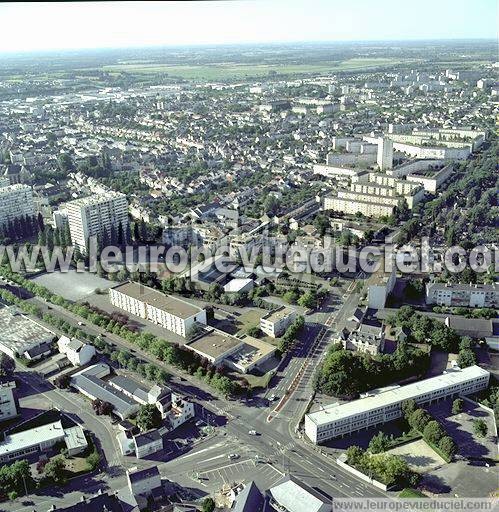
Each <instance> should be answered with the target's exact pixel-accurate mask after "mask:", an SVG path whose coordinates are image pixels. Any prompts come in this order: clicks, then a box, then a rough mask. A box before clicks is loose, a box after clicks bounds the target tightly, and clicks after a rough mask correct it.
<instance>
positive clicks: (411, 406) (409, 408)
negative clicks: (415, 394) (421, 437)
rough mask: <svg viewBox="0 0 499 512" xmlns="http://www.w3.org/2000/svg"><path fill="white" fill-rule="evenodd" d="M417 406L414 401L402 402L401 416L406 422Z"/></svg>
mask: <svg viewBox="0 0 499 512" xmlns="http://www.w3.org/2000/svg"><path fill="white" fill-rule="evenodd" d="M417 407H418V406H417V404H416V402H415V401H414V400H412V399H411V400H405V401H404V402H402V414H403V415H404V418H405V419H406V421H408V420H409V418H410V416H411V414H412V413H413V412H414V411H415V410H416V409H417Z"/></svg>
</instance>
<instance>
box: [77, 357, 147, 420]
mask: <svg viewBox="0 0 499 512" xmlns="http://www.w3.org/2000/svg"><path fill="white" fill-rule="evenodd" d="M110 373H111V370H110V368H109V366H108V365H107V364H103V363H98V364H94V365H92V366H89V367H88V368H85V369H84V370H82V371H80V372H78V373H75V374H74V375H73V376H72V377H71V386H72V387H73V388H74V389H76V390H77V391H79V392H80V393H82V394H84V395H85V396H87V397H88V398H90V399H91V400H96V399H99V400H102V401H103V402H108V403H110V404H111V405H112V406H113V414H115V415H116V416H118V417H119V418H121V419H122V420H124V419H125V418H128V417H130V416H132V415H133V414H135V413H136V412H137V411H138V410H139V404H138V403H137V402H136V401H135V400H133V399H132V398H129V397H128V396H127V395H125V394H124V393H122V392H121V391H118V390H117V389H116V388H114V387H113V386H111V385H110V384H109V383H108V382H106V381H104V380H103V377H106V376H108V375H109V374H110Z"/></svg>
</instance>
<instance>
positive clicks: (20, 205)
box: [0, 183, 35, 226]
mask: <svg viewBox="0 0 499 512" xmlns="http://www.w3.org/2000/svg"><path fill="white" fill-rule="evenodd" d="M26 215H28V216H29V217H33V216H34V215H35V205H34V203H33V191H32V190H31V187H29V186H28V185H21V184H20V183H18V184H16V185H9V186H7V187H0V226H3V225H4V224H7V222H9V221H13V220H14V219H18V218H20V217H25V216H26Z"/></svg>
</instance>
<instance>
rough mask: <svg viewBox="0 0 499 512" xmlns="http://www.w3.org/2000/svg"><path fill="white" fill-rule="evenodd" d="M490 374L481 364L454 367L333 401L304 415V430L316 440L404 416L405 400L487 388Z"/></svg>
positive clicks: (426, 401) (428, 400)
mask: <svg viewBox="0 0 499 512" xmlns="http://www.w3.org/2000/svg"><path fill="white" fill-rule="evenodd" d="M489 377H490V374H489V372H488V371H486V370H484V369H483V368H480V367H479V366H476V365H475V366H470V367H468V368H464V369H454V370H448V371H447V372H444V373H443V374H442V375H438V376H437V377H431V378H429V379H425V380H422V381H419V382H415V383H413V384H408V385H407V386H392V387H390V388H384V389H377V390H373V391H371V392H369V393H367V394H366V395H365V396H363V397H362V398H359V399H358V400H352V401H351V402H347V403H344V404H341V405H337V404H332V405H329V406H326V407H323V408H321V410H320V411H317V412H313V413H309V414H307V415H305V434H306V435H307V437H308V438H309V439H310V440H311V441H312V442H313V443H315V444H320V443H323V442H325V441H327V440H329V439H333V438H335V437H341V436H345V435H349V434H351V433H353V432H356V431H359V430H363V429H368V428H370V427H373V426H375V425H380V424H383V423H386V422H388V421H392V420H395V419H397V418H400V417H401V416H402V403H403V402H405V401H406V400H414V401H415V402H416V403H417V404H419V405H423V404H430V403H432V402H435V401H438V400H442V399H445V398H456V397H458V396H461V395H469V394H473V393H477V392H479V391H482V390H483V389H486V388H487V386H488V384H489Z"/></svg>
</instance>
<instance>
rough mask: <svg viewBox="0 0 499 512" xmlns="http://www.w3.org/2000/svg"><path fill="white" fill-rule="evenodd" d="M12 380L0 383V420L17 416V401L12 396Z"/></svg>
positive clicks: (13, 384) (14, 384)
mask: <svg viewBox="0 0 499 512" xmlns="http://www.w3.org/2000/svg"><path fill="white" fill-rule="evenodd" d="M15 388H16V383H15V381H14V380H8V381H6V382H2V383H1V384H0V422H2V421H5V420H8V419H10V418H15V417H16V416H18V414H19V413H18V411H17V403H16V399H15V398H14V389H15Z"/></svg>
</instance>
